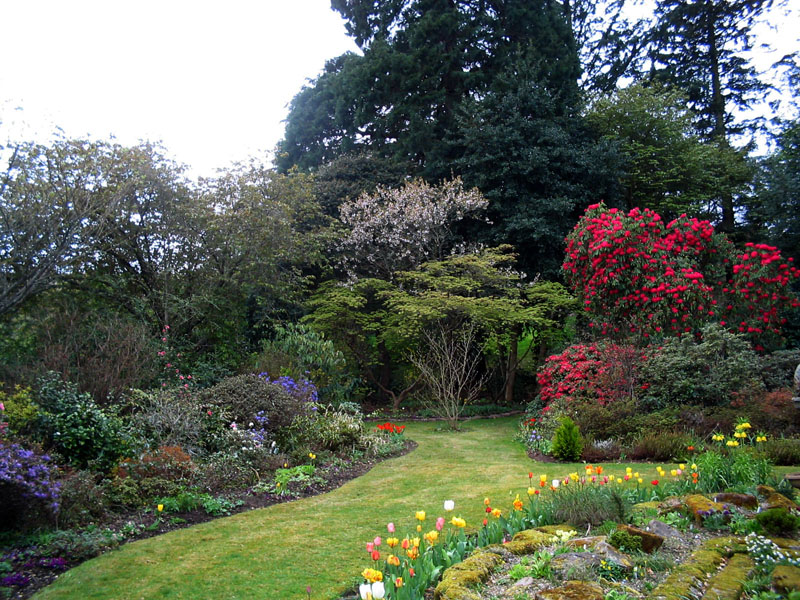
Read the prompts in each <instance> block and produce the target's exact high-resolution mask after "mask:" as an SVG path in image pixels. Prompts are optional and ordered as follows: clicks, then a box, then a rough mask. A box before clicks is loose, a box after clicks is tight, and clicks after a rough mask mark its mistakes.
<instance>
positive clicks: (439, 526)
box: [436, 517, 444, 531]
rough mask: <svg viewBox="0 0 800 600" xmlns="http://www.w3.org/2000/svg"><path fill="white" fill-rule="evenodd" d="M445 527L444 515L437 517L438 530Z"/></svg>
mask: <svg viewBox="0 0 800 600" xmlns="http://www.w3.org/2000/svg"><path fill="white" fill-rule="evenodd" d="M443 527H444V517H439V518H438V519H436V530H437V531H441V530H442V528H443Z"/></svg>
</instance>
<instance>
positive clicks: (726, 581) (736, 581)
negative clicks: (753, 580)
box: [702, 554, 755, 600]
mask: <svg viewBox="0 0 800 600" xmlns="http://www.w3.org/2000/svg"><path fill="white" fill-rule="evenodd" d="M754 567H755V563H754V562H753V559H752V558H750V557H749V556H748V555H747V554H734V555H733V556H732V557H731V558H730V560H729V561H728V564H726V565H725V567H724V568H723V569H722V570H721V571H719V572H718V573H716V574H715V575H714V576H713V577H712V578H711V581H709V582H708V587H707V588H706V592H705V594H703V598H702V600H739V598H740V597H741V595H742V591H743V589H744V582H745V581H747V580H748V579H749V578H750V574H751V573H752V572H753V568H754Z"/></svg>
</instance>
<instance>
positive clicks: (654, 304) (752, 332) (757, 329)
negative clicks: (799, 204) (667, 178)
mask: <svg viewBox="0 0 800 600" xmlns="http://www.w3.org/2000/svg"><path fill="white" fill-rule="evenodd" d="M562 268H563V271H564V275H565V279H566V281H567V283H568V285H569V286H570V287H571V288H572V289H573V291H574V293H575V294H576V295H577V296H578V297H579V299H580V301H581V303H582V305H583V307H584V310H585V311H586V312H587V313H588V314H589V316H590V318H591V319H592V321H591V322H590V326H591V327H596V328H597V329H598V330H599V332H600V333H601V334H603V335H611V336H614V337H625V336H629V335H641V336H642V337H644V338H648V337H651V336H661V335H681V334H684V333H697V332H698V331H699V329H700V328H701V327H702V326H703V325H704V324H706V323H711V322H716V323H719V324H720V325H722V326H724V327H727V328H728V329H730V330H731V331H735V332H740V333H745V334H747V335H748V336H749V337H750V338H751V340H752V341H753V342H754V343H755V345H756V348H757V349H763V346H762V344H764V343H767V342H768V341H770V340H774V339H775V337H776V336H780V333H781V329H780V327H781V325H782V324H783V323H785V318H783V317H782V314H781V312H782V311H783V310H784V309H786V308H789V307H797V306H800V303H798V300H797V298H795V297H793V296H792V295H791V293H790V292H789V290H788V285H789V282H790V281H791V280H792V279H793V278H797V277H800V270H798V269H797V268H796V267H795V266H794V265H793V264H792V259H791V258H789V259H784V258H783V257H782V256H781V253H780V251H779V250H778V249H777V248H774V247H773V246H768V245H766V244H752V243H748V244H746V247H745V249H744V250H737V249H736V248H735V247H734V245H733V243H732V242H731V241H730V240H728V238H727V237H726V236H725V235H724V234H721V233H716V232H715V231H714V229H713V228H712V226H711V224H710V223H709V222H708V221H701V220H698V219H690V218H688V217H686V215H681V216H680V217H679V218H677V219H674V220H672V221H670V222H669V223H664V221H663V220H662V219H661V217H660V216H659V215H658V214H657V213H655V212H654V211H652V210H649V209H644V210H639V209H638V208H634V209H632V210H630V211H629V212H627V213H624V212H622V211H619V210H617V209H614V208H611V209H609V208H607V207H606V206H605V205H604V204H594V205H591V206H589V208H588V209H587V210H586V212H585V214H584V216H583V217H582V218H581V220H580V221H579V222H578V224H577V225H576V226H575V228H574V229H573V231H572V232H571V233H570V234H569V236H567V248H566V258H565V260H564V263H563V266H562Z"/></svg>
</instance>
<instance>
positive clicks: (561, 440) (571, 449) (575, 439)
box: [551, 417, 583, 462]
mask: <svg viewBox="0 0 800 600" xmlns="http://www.w3.org/2000/svg"><path fill="white" fill-rule="evenodd" d="M551 451H552V453H553V456H555V457H556V458H557V459H558V460H562V461H564V462H577V461H579V460H580V459H581V452H583V438H582V437H581V433H580V431H579V430H578V426H577V425H575V421H573V420H572V419H571V418H569V417H564V418H563V419H561V425H560V426H559V427H558V429H556V432H555V435H554V436H553V446H552V449H551Z"/></svg>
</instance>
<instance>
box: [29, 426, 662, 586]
mask: <svg viewBox="0 0 800 600" xmlns="http://www.w3.org/2000/svg"><path fill="white" fill-rule="evenodd" d="M516 422H517V419H516V418H503V419H491V420H490V419H486V420H480V421H470V422H468V423H467V424H465V426H464V431H463V432H461V433H449V432H437V431H436V430H435V429H436V427H437V426H438V424H436V423H411V424H409V426H408V427H407V428H406V435H407V436H408V437H410V438H411V439H413V440H415V441H416V442H417V443H418V444H419V447H418V448H417V449H416V450H415V451H414V452H412V453H410V454H407V455H405V456H402V457H399V458H395V459H392V460H388V461H385V462H383V463H381V464H379V465H377V466H376V467H374V468H373V469H372V470H371V471H370V472H369V473H367V474H366V475H364V476H362V477H359V478H358V479H355V480H353V481H350V482H348V483H347V484H345V485H344V486H342V487H341V488H339V489H337V490H334V491H332V492H329V493H327V494H323V495H320V496H315V497H313V498H305V499H303V500H298V501H296V502H287V503H284V504H278V505H275V506H271V507H268V508H265V509H260V510H253V511H249V512H246V513H240V514H237V515H234V516H232V517H228V518H224V519H217V520H215V521H210V522H208V523H203V524H201V525H197V526H194V527H190V528H187V529H181V530H178V531H174V532H171V533H168V534H165V535H162V536H158V537H154V538H149V539H146V540H142V541H138V542H134V543H131V544H127V545H125V546H123V547H122V548H120V549H119V550H116V551H113V552H110V553H108V554H105V555H103V556H100V557H98V558H95V559H93V560H90V561H88V562H85V563H83V564H82V565H80V566H78V567H76V568H75V569H72V570H71V571H68V572H67V573H65V574H64V575H62V576H61V577H59V579H58V581H57V582H56V583H54V584H53V585H51V586H49V587H47V588H45V589H44V590H42V591H41V592H40V593H39V594H38V595H37V596H35V598H36V599H37V600H39V599H41V600H44V599H47V600H50V599H67V598H68V599H76V598H80V599H87V600H88V599H109V600H110V599H114V600H126V599H136V600H139V599H147V600H150V599H162V598H163V599H172V598H181V599H197V600H200V599H203V600H205V599H210V598H214V599H236V600H244V599H251V598H252V599H266V600H283V599H286V600H290V599H297V600H301V599H305V598H306V593H305V590H306V586H311V590H312V593H311V598H313V599H320V600H321V599H329V598H336V597H338V594H337V592H338V593H341V592H342V591H343V590H344V589H345V588H346V587H348V586H349V585H351V584H353V583H354V582H355V580H356V578H357V577H358V573H360V571H361V570H362V569H363V568H364V567H366V566H369V562H370V561H369V560H368V558H367V554H366V552H365V550H364V543H365V542H366V541H368V540H371V539H372V538H373V537H375V535H381V536H385V535H386V523H388V522H390V521H393V522H394V523H395V524H396V525H397V532H398V534H400V535H399V537H402V535H403V534H405V533H406V532H411V531H412V529H413V527H415V526H416V521H414V511H417V510H425V511H426V512H427V513H428V515H429V516H428V521H427V522H426V528H425V531H427V530H428V529H431V528H432V527H433V521H434V520H435V519H436V517H437V516H440V515H443V510H442V502H443V501H444V500H447V499H452V500H455V503H456V510H455V514H456V515H460V516H462V517H464V518H465V519H466V520H467V523H468V524H478V523H479V522H480V521H481V520H482V519H483V517H484V513H483V508H484V506H483V498H484V497H485V496H489V497H490V498H491V499H492V504H493V506H498V507H500V508H503V509H504V510H506V509H508V508H509V507H510V505H511V501H512V500H513V494H516V493H524V491H525V489H526V488H527V483H528V479H527V473H528V471H533V472H534V473H535V475H536V476H537V479H538V475H539V474H541V473H547V474H548V476H552V475H558V476H563V475H565V474H566V473H568V472H570V471H574V470H577V468H578V467H577V466H572V465H565V464H547V465H545V464H536V463H532V462H531V461H530V459H529V458H528V457H527V456H526V454H525V451H524V448H523V446H522V445H521V444H518V443H515V442H513V441H512V439H511V438H512V435H513V431H514V428H515V426H516ZM625 466H627V465H615V466H613V467H608V468H607V470H606V472H607V473H609V474H612V473H613V474H616V475H621V474H623V473H624V469H625ZM634 468H636V469H640V468H641V469H642V470H643V471H644V469H645V468H646V469H648V470H650V471H651V470H653V469H652V467H649V466H646V465H636V466H634ZM643 476H645V477H647V475H643Z"/></svg>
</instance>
